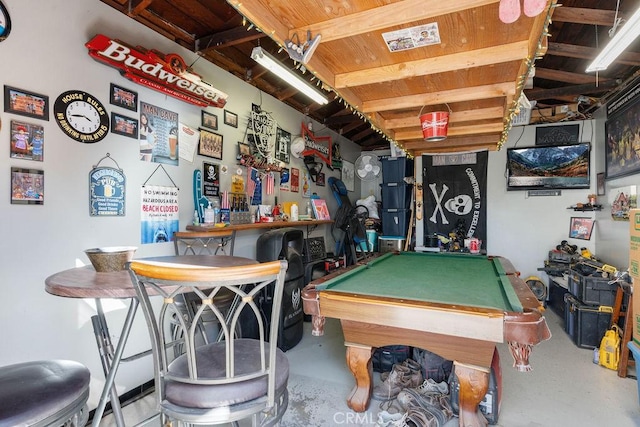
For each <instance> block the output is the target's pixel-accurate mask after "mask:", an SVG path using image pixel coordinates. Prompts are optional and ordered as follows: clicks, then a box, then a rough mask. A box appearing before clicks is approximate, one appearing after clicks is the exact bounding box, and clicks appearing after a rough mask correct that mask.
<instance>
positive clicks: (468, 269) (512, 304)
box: [317, 252, 523, 312]
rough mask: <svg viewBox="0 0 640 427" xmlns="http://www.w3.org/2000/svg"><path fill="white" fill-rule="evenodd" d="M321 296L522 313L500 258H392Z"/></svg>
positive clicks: (330, 283)
mask: <svg viewBox="0 0 640 427" xmlns="http://www.w3.org/2000/svg"><path fill="white" fill-rule="evenodd" d="M317 288H318V290H327V291H334V292H345V293H351V294H361V295H367V296H377V297H383V298H395V299H403V300H417V301H428V302H434V303H440V304H448V305H461V306H471V307H481V308H488V309H497V310H502V311H511V312H518V311H522V310H523V307H522V304H521V302H520V300H519V298H518V296H517V294H516V292H515V291H514V289H513V286H512V285H511V282H510V280H509V276H508V274H507V272H506V271H505V269H504V267H503V264H502V262H501V259H500V258H497V257H487V256H483V255H470V254H453V253H417V252H400V253H387V254H384V255H381V256H380V257H378V258H376V259H374V260H372V261H370V262H369V263H367V264H366V265H362V266H359V267H356V268H354V269H352V270H351V271H349V272H347V273H345V274H341V275H339V276H337V277H335V278H333V279H331V280H327V281H326V282H324V283H322V284H320V285H318V286H317Z"/></svg>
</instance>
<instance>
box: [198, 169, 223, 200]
mask: <svg viewBox="0 0 640 427" xmlns="http://www.w3.org/2000/svg"><path fill="white" fill-rule="evenodd" d="M202 175H203V179H202V192H203V194H204V196H205V197H218V196H220V166H219V165H217V164H215V163H209V162H202Z"/></svg>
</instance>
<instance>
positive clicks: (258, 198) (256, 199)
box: [249, 168, 262, 206]
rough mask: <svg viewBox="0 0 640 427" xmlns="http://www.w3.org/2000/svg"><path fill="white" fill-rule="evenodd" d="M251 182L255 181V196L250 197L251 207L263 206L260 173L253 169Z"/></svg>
mask: <svg viewBox="0 0 640 427" xmlns="http://www.w3.org/2000/svg"><path fill="white" fill-rule="evenodd" d="M251 181H253V186H254V187H253V194H250V195H249V198H250V202H251V205H253V206H258V205H261V204H262V180H261V179H260V171H259V170H258V169H256V168H251Z"/></svg>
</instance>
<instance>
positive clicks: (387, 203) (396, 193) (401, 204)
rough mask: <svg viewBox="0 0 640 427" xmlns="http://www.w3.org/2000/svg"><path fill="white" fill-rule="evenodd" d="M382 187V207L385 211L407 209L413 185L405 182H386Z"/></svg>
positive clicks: (409, 205) (409, 204)
mask: <svg viewBox="0 0 640 427" xmlns="http://www.w3.org/2000/svg"><path fill="white" fill-rule="evenodd" d="M381 185H382V206H383V207H384V208H385V209H409V208H410V207H411V191H412V190H413V185H409V184H407V183H405V182H386V183H384V184H381Z"/></svg>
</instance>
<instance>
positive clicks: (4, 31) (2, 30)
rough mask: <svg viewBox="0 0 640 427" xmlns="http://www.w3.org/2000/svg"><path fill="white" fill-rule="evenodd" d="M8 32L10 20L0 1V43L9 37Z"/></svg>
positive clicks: (9, 30)
mask: <svg viewBox="0 0 640 427" xmlns="http://www.w3.org/2000/svg"><path fill="white" fill-rule="evenodd" d="M10 32H11V18H10V17H9V11H7V8H6V7H4V4H2V2H1V1H0V42H1V41H3V40H4V39H6V38H7V37H9V33H10Z"/></svg>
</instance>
